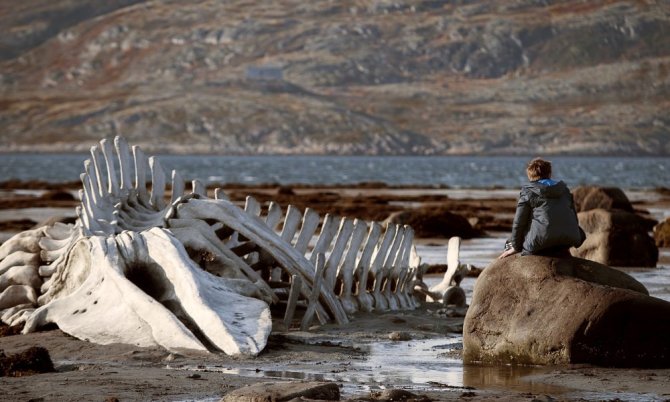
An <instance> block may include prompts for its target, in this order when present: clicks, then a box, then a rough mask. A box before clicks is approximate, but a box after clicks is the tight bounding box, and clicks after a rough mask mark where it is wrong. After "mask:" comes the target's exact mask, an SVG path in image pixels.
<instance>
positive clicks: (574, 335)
mask: <svg viewBox="0 0 670 402" xmlns="http://www.w3.org/2000/svg"><path fill="white" fill-rule="evenodd" d="M668 339H670V303H669V302H666V301H664V300H660V299H657V298H654V297H650V296H649V295H648V292H647V291H646V289H645V288H644V286H643V285H642V284H640V283H639V282H637V281H636V280H635V279H633V278H632V277H630V276H629V275H627V274H625V273H623V272H620V271H618V270H615V269H612V268H610V267H607V266H605V265H601V264H598V263H595V262H592V261H587V260H583V259H579V258H550V257H540V256H513V257H507V258H505V259H502V260H496V261H495V262H494V263H492V264H491V265H490V266H489V267H487V268H486V269H485V270H484V272H483V273H482V274H481V275H480V277H479V279H478V280H477V283H476V285H475V289H474V295H473V299H472V303H471V305H470V308H469V310H468V313H467V315H466V318H465V324H464V329H463V345H464V350H463V352H464V353H463V356H464V361H465V362H466V363H475V362H483V363H502V364H509V363H512V364H568V363H591V364H597V365H604V366H619V367H670V342H668Z"/></svg>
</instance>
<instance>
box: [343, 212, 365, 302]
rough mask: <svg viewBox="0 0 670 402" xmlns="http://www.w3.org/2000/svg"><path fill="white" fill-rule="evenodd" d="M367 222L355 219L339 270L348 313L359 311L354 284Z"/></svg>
mask: <svg viewBox="0 0 670 402" xmlns="http://www.w3.org/2000/svg"><path fill="white" fill-rule="evenodd" d="M367 228H368V226H367V224H366V223H365V222H363V221H361V220H359V219H356V220H355V221H354V229H353V234H352V235H351V240H350V242H349V247H348V249H347V255H346V257H344V260H343V261H342V264H341V265H340V267H339V268H338V270H337V276H338V279H339V280H340V281H341V282H342V289H341V291H340V292H339V296H340V301H341V302H342V307H344V311H346V312H347V313H348V314H353V313H355V312H356V311H358V303H357V302H356V298H355V297H354V296H353V295H352V290H353V285H354V268H355V264H356V257H357V256H358V250H359V249H360V247H361V243H362V241H363V236H365V233H366V232H367Z"/></svg>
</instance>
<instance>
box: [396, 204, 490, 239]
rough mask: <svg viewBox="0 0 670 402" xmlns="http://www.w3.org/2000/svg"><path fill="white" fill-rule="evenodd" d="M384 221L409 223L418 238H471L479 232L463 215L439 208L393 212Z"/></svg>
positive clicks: (400, 223) (401, 223)
mask: <svg viewBox="0 0 670 402" xmlns="http://www.w3.org/2000/svg"><path fill="white" fill-rule="evenodd" d="M385 222H390V223H395V224H399V225H410V226H411V227H412V229H414V235H415V236H416V237H420V238H431V237H432V238H442V239H449V238H451V237H454V236H458V237H460V238H463V239H471V238H473V237H476V236H479V235H480V234H481V232H480V231H479V230H476V229H474V228H473V227H472V225H470V222H468V220H467V219H466V218H464V217H463V216H461V215H457V214H454V213H451V212H449V211H446V210H444V209H441V208H418V209H409V210H405V211H399V212H394V213H393V214H391V215H390V216H389V217H388V218H387V219H386V221H385Z"/></svg>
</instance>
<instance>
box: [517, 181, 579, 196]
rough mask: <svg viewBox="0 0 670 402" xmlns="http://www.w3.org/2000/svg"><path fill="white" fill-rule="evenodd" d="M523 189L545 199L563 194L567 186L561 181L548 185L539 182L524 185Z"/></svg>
mask: <svg viewBox="0 0 670 402" xmlns="http://www.w3.org/2000/svg"><path fill="white" fill-rule="evenodd" d="M523 188H524V189H525V190H527V191H531V192H533V193H535V194H537V195H539V196H542V197H545V198H558V197H560V196H561V195H562V194H565V191H567V188H568V186H567V185H566V184H565V183H563V181H558V182H555V183H554V184H550V185H547V184H543V183H541V182H539V181H533V182H530V183H529V184H526V185H524V186H523Z"/></svg>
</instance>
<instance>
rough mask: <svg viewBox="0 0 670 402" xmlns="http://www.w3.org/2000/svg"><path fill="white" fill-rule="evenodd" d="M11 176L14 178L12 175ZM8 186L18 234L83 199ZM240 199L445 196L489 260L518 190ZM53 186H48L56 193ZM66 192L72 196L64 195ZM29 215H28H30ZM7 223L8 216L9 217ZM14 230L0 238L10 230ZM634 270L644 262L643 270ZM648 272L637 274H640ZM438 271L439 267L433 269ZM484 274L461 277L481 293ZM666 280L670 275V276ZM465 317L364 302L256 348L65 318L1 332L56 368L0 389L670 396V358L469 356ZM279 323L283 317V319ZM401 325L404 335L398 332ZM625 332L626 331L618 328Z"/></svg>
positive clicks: (427, 250)
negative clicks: (470, 362) (509, 359)
mask: <svg viewBox="0 0 670 402" xmlns="http://www.w3.org/2000/svg"><path fill="white" fill-rule="evenodd" d="M9 187H11V186H9ZM18 187H20V185H19V186H17V187H14V188H6V189H5V190H2V191H0V231H1V232H2V234H4V235H5V236H9V235H11V234H12V233H15V232H17V231H20V230H24V229H25V226H27V225H28V224H29V223H30V224H32V223H38V222H41V221H43V220H44V219H45V217H50V216H54V215H57V216H67V211H70V208H72V212H73V209H74V206H75V205H76V204H77V202H76V201H75V200H67V199H61V196H59V197H58V198H59V199H57V200H53V199H51V200H50V199H48V198H53V194H54V191H55V192H61V193H62V192H66V193H68V192H69V193H71V192H72V191H73V190H76V187H74V185H62V186H51V187H49V188H46V187H45V188H39V186H30V185H28V186H24V188H26V189H29V191H17V188H18ZM226 192H227V193H228V195H229V196H230V197H231V199H233V200H234V201H236V202H240V203H241V202H243V200H244V198H245V197H246V195H247V194H253V195H254V196H255V197H256V198H257V199H259V201H266V200H269V199H272V200H275V201H278V202H279V203H280V205H282V206H286V205H287V204H288V203H291V204H294V205H296V206H310V207H312V208H314V209H316V210H317V211H319V212H322V213H323V212H330V213H336V214H342V213H343V214H346V215H347V216H353V217H359V218H364V219H383V218H385V217H386V216H387V215H388V214H389V213H391V212H394V211H397V210H401V209H404V208H414V207H422V206H429V207H436V206H439V207H444V208H449V209H450V210H452V211H453V212H457V213H460V214H463V216H465V217H466V218H478V222H485V223H482V229H483V230H485V232H486V237H485V238H480V239H473V240H467V241H464V243H463V249H462V253H461V257H462V258H461V259H462V261H463V262H465V263H474V264H475V265H480V264H481V265H484V264H485V263H486V262H487V261H489V260H490V259H491V258H493V257H494V256H495V254H496V253H497V249H498V247H499V243H500V242H501V241H503V240H502V239H504V235H505V234H506V232H505V231H506V230H509V225H510V224H511V217H512V216H511V215H512V213H513V212H514V207H515V205H516V200H515V197H516V194H517V191H516V190H505V189H495V190H458V189H448V188H414V187H412V188H390V187H387V186H377V187H375V186H371V185H365V186H359V187H346V188H343V187H332V188H316V187H309V186H294V187H291V188H290V189H289V188H276V187H273V186H259V187H252V188H250V187H248V186H238V187H235V186H229V187H228V188H226ZM627 194H628V195H629V197H630V198H631V200H632V201H634V205H635V207H636V209H639V210H648V211H650V212H652V215H653V216H655V217H657V219H660V218H661V217H663V216H667V214H668V212H669V211H670V195H667V194H664V193H659V192H627ZM45 195H48V196H45ZM62 198H66V197H62ZM20 220H27V222H25V221H24V222H23V223H20V222H19V221H20ZM3 225H4V226H3ZM3 240H4V239H0V241H3ZM417 243H418V245H419V246H418V247H419V254H420V255H422V257H424V260H425V261H426V262H429V263H439V262H440V261H444V259H446V239H440V238H431V239H418V240H417ZM669 255H670V253H668V250H665V249H662V250H661V256H662V259H661V262H659V266H661V268H660V269H658V270H656V271H654V270H646V271H644V272H642V273H643V274H644V275H647V277H645V278H647V279H645V280H647V281H650V282H652V283H656V284H657V287H655V288H654V287H650V290H652V295H653V294H654V291H657V292H660V293H663V294H665V293H667V294H669V295H670V289H668V287H669V286H666V283H667V278H668V276H669V275H665V274H666V273H667V268H666V267H668V266H670V256H669ZM634 274H635V273H634ZM635 275H637V274H635ZM429 279H430V280H432V281H439V279H440V278H439V275H434V276H432V277H431V278H429ZM475 280H476V279H475V278H467V279H466V280H465V281H464V283H463V284H462V285H463V287H464V288H465V289H466V292H467V293H468V300H469V299H470V295H471V290H472V287H473V286H474V282H475ZM664 281H666V282H664ZM462 322H463V318H462V317H446V316H445V314H444V310H443V309H441V306H439V305H435V304H426V305H424V306H423V307H422V308H420V309H418V310H416V311H409V312H397V313H385V314H358V315H356V316H355V317H353V319H352V321H351V323H350V324H348V325H346V326H336V325H325V326H321V327H313V328H312V329H310V331H307V332H301V331H296V330H292V331H289V332H277V331H275V332H273V334H272V335H271V337H270V339H269V343H268V346H267V347H266V349H265V350H264V351H263V352H262V353H261V354H260V355H259V356H257V357H253V358H250V357H229V356H226V355H220V354H192V353H184V354H180V353H169V352H167V351H165V350H162V349H147V348H136V347H133V346H130V345H105V346H101V345H95V344H91V343H88V342H84V341H80V340H77V339H75V338H73V337H71V336H69V335H66V334H64V333H62V332H61V331H60V330H58V329H53V330H48V331H43V332H38V333H34V334H28V335H14V336H5V337H1V338H0V349H1V350H4V351H5V353H7V354H10V353H15V352H18V351H22V350H25V349H27V348H28V347H30V346H43V347H45V348H47V349H48V350H49V353H50V355H51V358H52V360H53V361H54V364H55V366H56V369H57V372H55V373H47V374H39V375H35V376H28V377H18V378H6V377H0V389H2V390H3V392H2V393H1V394H0V400H13V401H14V400H24V401H27V400H39V399H40V398H42V399H43V400H50V401H51V400H53V401H60V400H113V399H112V398H117V399H118V400H121V401H124V400H166V401H184V400H199V401H216V400H219V399H220V398H221V397H222V396H223V395H225V394H226V393H228V392H230V391H231V390H233V389H237V388H239V387H242V386H244V385H247V384H252V383H257V382H259V381H262V382H267V381H298V380H320V381H333V382H336V383H337V384H339V385H340V391H341V393H342V399H352V398H366V397H368V396H369V394H370V392H374V391H378V390H381V389H388V388H399V389H407V390H409V391H412V392H414V393H416V394H417V395H426V396H428V397H429V398H431V399H434V400H473V401H484V400H496V401H518V400H522V401H533V400H540V401H549V400H617V398H618V400H639V401H647V400H666V399H670V370H637V369H609V368H599V367H591V366H584V365H579V366H561V367H508V366H501V367H480V366H463V363H462V358H461V352H462V350H461V349H462V343H461V341H462V336H461V333H460V332H461V330H462ZM276 328H277V327H276ZM394 332H396V333H401V334H402V338H403V339H407V340H403V341H392V340H390V339H389V336H390V335H391V333H394ZM613 336H615V335H613Z"/></svg>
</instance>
